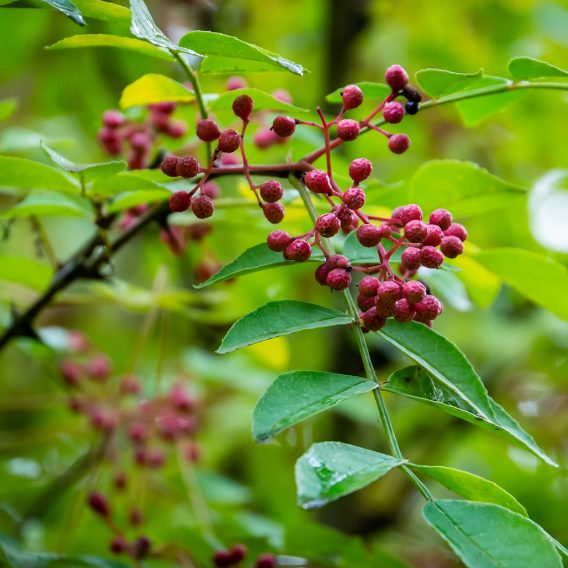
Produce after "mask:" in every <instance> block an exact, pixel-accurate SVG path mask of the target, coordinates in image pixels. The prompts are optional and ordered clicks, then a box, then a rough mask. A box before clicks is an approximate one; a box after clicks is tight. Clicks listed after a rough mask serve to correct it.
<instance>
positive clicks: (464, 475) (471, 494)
mask: <svg viewBox="0 0 568 568" xmlns="http://www.w3.org/2000/svg"><path fill="white" fill-rule="evenodd" d="M411 467H412V469H414V470H416V471H418V472H420V473H423V474H424V475H427V476H428V477H429V478H431V479H434V480H435V481H437V482H438V483H440V484H442V485H443V486H444V487H446V488H447V489H449V490H450V491H453V492H454V493H457V494H458V495H461V496H462V497H465V498H466V499H468V500H470V501H482V502H484V503H493V504H494V505H501V507H505V508H506V509H509V510H510V511H513V512H514V513H518V514H519V515H522V516H523V517H527V516H528V514H527V511H526V509H525V508H524V507H523V506H522V505H521V504H520V503H519V502H518V501H517V500H516V499H515V498H514V497H513V496H512V495H511V494H510V493H508V492H507V491H505V490H504V489H503V488H502V487H500V486H499V485H497V484H496V483H493V481H489V480H488V479H485V478H484V477H480V476H479V475H474V474H473V473H469V472H467V471H462V470H460V469H454V468H453V467H443V466H440V465H416V464H412V466H411Z"/></svg>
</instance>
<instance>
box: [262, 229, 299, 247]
mask: <svg viewBox="0 0 568 568" xmlns="http://www.w3.org/2000/svg"><path fill="white" fill-rule="evenodd" d="M292 240H293V239H292V237H291V236H290V235H289V234H288V233H287V232H286V231H272V233H270V234H269V235H268V237H267V239H266V243H267V244H268V248H269V249H270V250H273V251H274V252H282V251H283V250H284V249H285V248H286V247H287V246H288V245H289V244H290V243H291V242H292Z"/></svg>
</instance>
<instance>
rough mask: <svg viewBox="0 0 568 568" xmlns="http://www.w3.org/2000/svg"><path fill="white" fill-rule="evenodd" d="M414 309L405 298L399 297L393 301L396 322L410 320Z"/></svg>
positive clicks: (414, 311)
mask: <svg viewBox="0 0 568 568" xmlns="http://www.w3.org/2000/svg"><path fill="white" fill-rule="evenodd" d="M415 313H416V310H415V309H414V307H413V306H411V305H410V302H409V301H408V300H407V299H406V298H401V299H400V300H397V301H396V302H395V303H394V310H393V315H394V319H395V320H396V321H398V322H405V321H412V318H413V317H414V314H415Z"/></svg>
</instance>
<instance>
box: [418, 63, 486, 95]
mask: <svg viewBox="0 0 568 568" xmlns="http://www.w3.org/2000/svg"><path fill="white" fill-rule="evenodd" d="M482 74H483V71H482V70H481V69H480V70H479V71H477V72H475V73H455V72H454V71H445V70H444V69H422V70H420V71H417V72H416V80H417V81H418V84H419V85H420V87H421V88H422V90H423V91H424V92H425V93H427V94H428V95H430V96H431V97H434V98H438V97H443V96H444V95H451V94H453V93H457V92H459V91H464V90H466V89H468V88H469V87H472V86H474V85H475V84H476V83H477V81H478V79H480V78H481V76H482Z"/></svg>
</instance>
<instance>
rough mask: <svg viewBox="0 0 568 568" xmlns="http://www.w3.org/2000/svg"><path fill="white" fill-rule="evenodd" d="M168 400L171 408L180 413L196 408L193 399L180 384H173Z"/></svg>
mask: <svg viewBox="0 0 568 568" xmlns="http://www.w3.org/2000/svg"><path fill="white" fill-rule="evenodd" d="M168 399H169V401H170V403H171V404H172V406H174V407H175V408H177V410H179V411H182V412H188V411H191V410H194V409H195V407H196V400H195V398H194V397H193V396H192V395H191V394H190V393H189V392H187V390H186V389H185V388H184V386H183V385H181V384H175V385H174V386H173V387H172V388H171V390H170V392H169V394H168Z"/></svg>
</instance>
